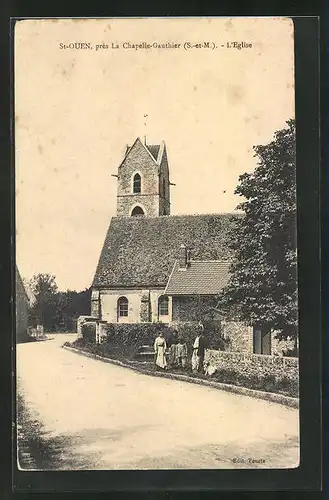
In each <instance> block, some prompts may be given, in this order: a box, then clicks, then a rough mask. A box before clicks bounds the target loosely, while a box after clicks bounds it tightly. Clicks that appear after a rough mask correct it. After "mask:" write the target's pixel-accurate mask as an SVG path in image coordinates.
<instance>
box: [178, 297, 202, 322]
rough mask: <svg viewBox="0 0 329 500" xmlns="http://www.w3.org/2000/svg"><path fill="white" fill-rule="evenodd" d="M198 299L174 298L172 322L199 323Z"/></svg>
mask: <svg viewBox="0 0 329 500" xmlns="http://www.w3.org/2000/svg"><path fill="white" fill-rule="evenodd" d="M197 305H198V302H197V299H196V298H195V297H173V298H172V322H173V323H184V322H190V321H198V320H199V318H198V314H197Z"/></svg>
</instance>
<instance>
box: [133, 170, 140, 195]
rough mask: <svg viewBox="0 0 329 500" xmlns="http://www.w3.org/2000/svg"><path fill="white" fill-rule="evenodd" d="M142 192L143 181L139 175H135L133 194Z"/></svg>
mask: <svg viewBox="0 0 329 500" xmlns="http://www.w3.org/2000/svg"><path fill="white" fill-rule="evenodd" d="M141 191H142V179H141V176H140V175H139V174H135V175H134V182H133V192H134V193H140V192H141Z"/></svg>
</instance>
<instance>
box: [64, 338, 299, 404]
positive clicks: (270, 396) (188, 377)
mask: <svg viewBox="0 0 329 500" xmlns="http://www.w3.org/2000/svg"><path fill="white" fill-rule="evenodd" d="M63 348H64V349H69V350H71V351H73V352H76V353H77V354H81V355H84V356H87V357H91V358H95V359H98V360H100V361H103V362H106V363H112V364H115V365H119V366H121V367H124V368H129V369H131V370H134V371H137V372H140V373H143V374H145V375H150V376H154V377H163V378H169V379H172V380H181V381H184V382H190V383H193V384H199V385H204V386H208V387H213V388H216V389H220V390H225V391H228V392H232V393H235V394H242V395H244V396H249V397H253V398H258V399H263V400H265V401H271V402H273V403H279V404H282V405H285V406H289V407H292V408H299V399H298V398H293V397H290V396H286V395H283V394H277V393H274V392H266V391H260V390H255V389H249V388H247V387H243V386H239V385H231V384H225V383H222V382H217V381H214V380H209V377H207V376H206V375H204V374H202V373H192V372H191V373H188V374H186V372H183V371H182V370H179V369H177V368H176V369H175V371H174V372H173V371H160V370H157V369H156V368H155V367H154V364H153V363H149V362H140V361H131V360H129V361H128V360H125V359H112V358H110V357H108V356H106V357H105V356H100V355H99V354H96V353H95V346H94V345H92V346H91V348H89V349H88V347H86V346H84V347H81V346H80V347H76V346H73V345H71V343H70V342H65V344H64V345H63Z"/></svg>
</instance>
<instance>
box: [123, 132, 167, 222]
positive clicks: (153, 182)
mask: <svg viewBox="0 0 329 500" xmlns="http://www.w3.org/2000/svg"><path fill="white" fill-rule="evenodd" d="M137 172H138V173H139V174H140V176H141V193H140V194H133V177H134V175H135V173H137ZM158 174H159V168H158V166H157V164H156V163H155V161H154V160H153V159H152V158H151V156H150V155H149V153H148V152H147V151H146V149H145V148H144V146H143V145H142V143H141V142H140V141H139V140H138V141H137V142H136V143H135V145H134V146H133V147H132V149H131V150H130V151H129V152H128V154H127V156H126V158H125V159H124V161H123V163H122V165H121V166H120V167H119V170H118V175H119V177H118V190H117V196H118V203H117V215H118V216H129V215H130V214H131V211H132V209H133V207H134V205H136V204H139V203H140V204H142V205H143V206H144V207H145V209H146V215H148V216H158V215H159V175H158ZM150 195H151V196H150Z"/></svg>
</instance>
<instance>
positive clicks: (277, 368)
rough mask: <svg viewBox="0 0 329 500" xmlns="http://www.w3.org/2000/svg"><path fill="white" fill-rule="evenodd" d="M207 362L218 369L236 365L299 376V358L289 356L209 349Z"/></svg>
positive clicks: (206, 355)
mask: <svg viewBox="0 0 329 500" xmlns="http://www.w3.org/2000/svg"><path fill="white" fill-rule="evenodd" d="M205 363H209V364H210V365H211V366H213V367H215V368H216V369H217V370H219V369H220V368H226V369H227V367H230V366H231V367H232V368H234V367H235V366H236V365H239V367H241V366H243V367H244V369H245V370H246V371H247V370H248V368H252V369H256V371H257V370H259V372H262V371H264V370H266V371H267V372H270V373H271V372H272V373H273V374H275V373H277V374H280V375H281V374H285V375H287V376H290V377H294V378H298V376H299V375H298V358H289V357H284V356H283V357H282V356H267V355H264V354H250V353H242V352H226V351H215V350H211V349H207V350H206V353H205Z"/></svg>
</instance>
